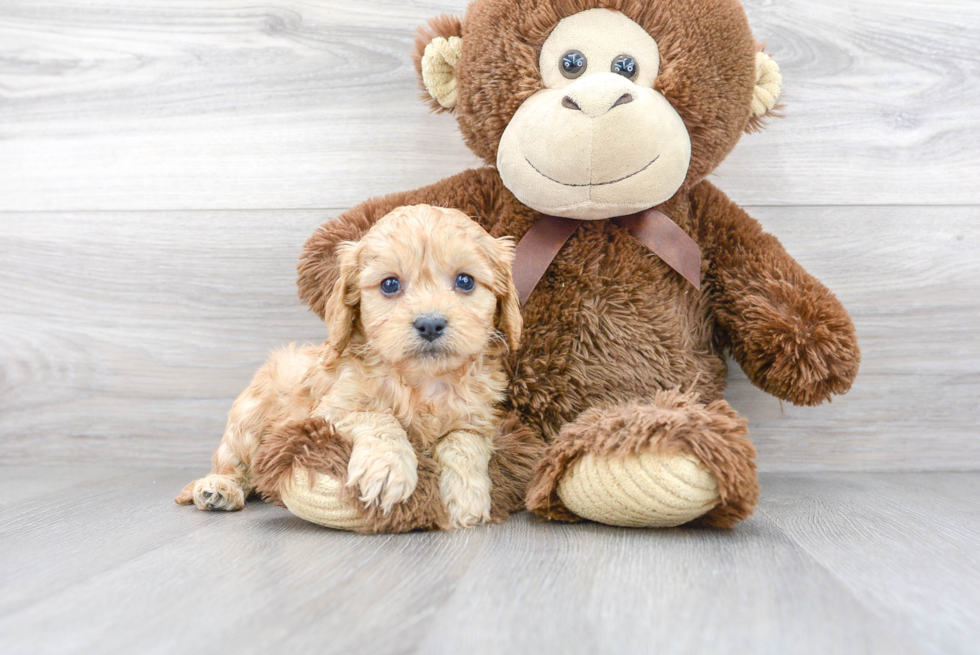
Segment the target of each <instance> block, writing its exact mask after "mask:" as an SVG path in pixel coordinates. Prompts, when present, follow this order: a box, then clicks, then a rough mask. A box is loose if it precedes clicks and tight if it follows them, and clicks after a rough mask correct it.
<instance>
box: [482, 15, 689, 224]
mask: <svg viewBox="0 0 980 655" xmlns="http://www.w3.org/2000/svg"><path fill="white" fill-rule="evenodd" d="M539 62H540V63H539V67H540V71H541V79H542V83H543V84H544V88H543V89H541V90H540V91H538V92H537V93H535V94H534V95H532V96H531V97H529V98H528V99H527V100H525V101H524V102H523V103H522V104H521V106H520V108H519V109H518V110H517V112H516V113H515V114H514V117H513V118H512V119H511V120H510V123H508V125H507V128H506V129H505V130H504V133H503V136H502V137H501V140H500V146H499V147H498V150H497V170H498V171H499V172H500V177H501V179H502V180H503V182H504V184H505V185H506V186H507V188H509V189H510V190H511V192H512V193H513V194H514V195H515V196H516V197H517V199H518V200H520V201H521V202H523V203H524V204H525V205H527V206H529V207H531V208H532V209H535V210H537V211H540V212H542V213H545V214H551V215H554V216H566V217H568V218H578V219H601V218H609V217H611V216H620V215H623V214H629V213H632V212H636V211H642V210H644V209H647V208H649V207H653V206H655V205H658V204H660V203H662V202H664V201H666V200H669V199H670V197H671V196H673V195H674V193H675V192H676V191H677V189H678V188H680V186H681V184H683V182H684V178H685V177H686V176H687V169H688V165H689V163H690V160H691V139H690V137H689V136H688V133H687V128H686V127H685V126H684V121H683V120H682V119H681V117H680V115H679V114H678V113H677V112H676V111H675V110H674V108H673V107H672V106H671V104H670V103H669V102H668V101H667V100H666V99H665V98H664V96H663V95H662V94H661V93H659V92H658V91H656V90H654V88H653V83H654V81H655V80H656V79H657V72H658V70H659V68H660V52H659V49H658V47H657V42H656V40H655V39H654V38H653V37H652V36H650V35H649V34H647V32H646V31H645V30H644V29H643V28H642V27H640V26H639V25H637V24H636V23H635V22H633V21H632V20H630V19H629V18H627V17H626V16H625V15H623V14H621V13H618V12H613V11H609V10H608V9H590V10H588V11H583V12H581V13H578V14H575V15H574V16H569V17H568V18H565V19H563V20H562V21H561V22H559V23H558V25H557V26H556V27H555V29H554V31H552V33H551V34H550V35H549V36H548V38H547V39H546V40H545V42H544V45H543V47H542V48H541V56H540V59H539Z"/></svg>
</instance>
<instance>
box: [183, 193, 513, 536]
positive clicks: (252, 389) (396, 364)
mask: <svg viewBox="0 0 980 655" xmlns="http://www.w3.org/2000/svg"><path fill="white" fill-rule="evenodd" d="M513 249H514V247H513V242H512V240H511V239H510V238H501V239H494V238H492V237H490V235H489V234H487V233H486V232H485V231H484V230H483V229H482V228H481V227H479V226H478V225H477V224H476V223H475V222H473V221H472V220H470V219H469V218H468V217H467V216H466V215H465V214H463V213H462V212H459V211H456V210H451V209H441V208H436V207H431V206H428V205H418V206H414V207H400V208H397V209H395V210H394V211H392V212H391V213H389V214H388V215H387V216H385V217H384V218H383V219H381V220H380V221H379V222H378V223H377V224H376V225H375V226H374V227H372V229H371V230H370V231H369V232H368V233H367V234H366V235H365V236H364V237H363V238H362V239H361V240H360V241H359V242H356V243H352V242H347V243H343V244H341V245H340V246H339V247H338V249H337V255H338V260H339V263H340V277H339V279H338V280H337V282H336V283H335V285H334V288H333V291H332V294H331V295H330V298H329V300H328V302H327V306H326V311H325V312H324V316H325V319H326V322H327V325H328V327H329V335H330V338H329V341H328V342H327V343H325V344H323V345H321V346H306V347H296V346H289V347H287V348H285V349H283V350H280V351H277V352H275V353H273V355H272V356H271V358H270V359H269V361H268V362H267V363H266V364H265V365H264V366H263V367H262V368H261V369H259V371H258V373H256V375H255V378H254V379H253V380H252V383H251V384H250V385H249V387H248V388H247V389H246V390H245V391H244V392H243V393H242V395H241V396H239V397H238V399H237V400H236V401H235V404H234V405H233V407H232V409H231V413H230V415H229V418H228V425H227V428H226V430H225V434H224V437H223V438H222V440H221V445H220V446H219V447H218V450H217V451H216V452H215V454H214V458H213V466H212V472H211V474H210V475H208V476H206V477H204V478H201V479H200V480H196V481H194V482H191V483H190V484H188V485H187V486H186V487H185V488H184V490H183V491H182V492H181V494H180V495H179V496H178V497H177V498H176V501H177V502H178V503H180V504H184V505H189V504H191V503H193V504H195V505H196V506H197V507H198V508H199V509H203V510H212V509H223V510H238V509H241V508H242V507H243V506H244V504H245V499H246V497H247V496H248V495H249V493H250V492H252V491H253V490H254V481H253V479H252V470H251V466H252V461H253V457H254V455H255V453H256V452H257V451H258V449H259V448H260V446H261V445H262V444H263V442H265V441H266V440H267V439H268V438H269V437H270V436H271V435H273V434H275V433H276V432H277V431H281V430H284V429H288V426H290V425H294V424H296V423H297V422H300V421H305V420H307V419H310V418H313V419H318V418H319V419H325V420H326V421H327V422H329V423H330V424H332V425H333V427H334V428H335V429H336V430H338V431H340V432H341V433H343V434H344V435H345V436H346V437H347V438H348V439H349V440H350V442H351V454H350V459H349V464H348V467H347V485H348V487H351V488H354V489H356V490H357V492H358V495H359V497H360V500H361V501H362V502H364V503H365V504H366V505H368V506H371V505H378V506H379V509H381V511H382V512H383V513H387V512H388V511H390V509H391V508H392V507H393V506H395V505H396V504H398V503H402V502H404V501H406V500H407V499H408V498H409V497H411V495H412V493H413V492H414V491H415V488H416V485H417V483H418V458H417V456H416V450H418V451H419V452H424V453H431V455H432V458H433V459H434V460H435V462H436V463H437V464H438V468H439V472H438V475H439V491H440V493H441V496H442V499H443V501H444V502H445V505H446V508H447V510H448V518H449V523H450V525H452V526H453V527H468V526H471V525H475V524H478V523H482V522H485V521H488V520H490V512H491V488H490V487H491V482H490V475H489V473H488V466H489V463H490V459H491V456H492V453H493V438H494V432H495V430H496V428H497V423H498V422H499V416H498V410H497V405H498V403H499V402H500V401H501V400H502V398H503V397H504V391H505V387H506V384H507V377H506V375H505V372H504V369H503V365H502V363H501V359H502V356H503V354H504V353H506V352H507V350H508V349H514V348H516V347H517V345H518V341H519V339H520V333H521V313H520V307H519V304H518V300H517V294H516V290H515V289H514V283H513V280H512V279H511V272H510V263H511V261H512V259H513Z"/></svg>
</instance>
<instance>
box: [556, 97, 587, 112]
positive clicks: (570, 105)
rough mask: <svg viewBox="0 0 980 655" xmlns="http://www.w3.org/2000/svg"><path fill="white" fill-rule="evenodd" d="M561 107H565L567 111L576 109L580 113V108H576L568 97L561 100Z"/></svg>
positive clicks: (576, 104)
mask: <svg viewBox="0 0 980 655" xmlns="http://www.w3.org/2000/svg"><path fill="white" fill-rule="evenodd" d="M561 106H562V107H567V108H568V109H577V110H578V111H582V108H581V107H579V106H578V103H577V102H575V101H574V100H572V99H571V98H569V97H568V96H565V97H564V98H562V99H561Z"/></svg>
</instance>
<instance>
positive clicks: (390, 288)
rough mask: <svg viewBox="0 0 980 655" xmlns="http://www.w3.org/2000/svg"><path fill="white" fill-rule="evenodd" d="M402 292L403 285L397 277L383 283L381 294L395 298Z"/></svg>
mask: <svg viewBox="0 0 980 655" xmlns="http://www.w3.org/2000/svg"><path fill="white" fill-rule="evenodd" d="M401 290H402V283H401V282H399V281H398V278H397V277H389V278H388V279H386V280H384V281H383V282H382V283H381V293H383V294H384V295H386V296H393V295H395V294H396V293H398V292H399V291H401Z"/></svg>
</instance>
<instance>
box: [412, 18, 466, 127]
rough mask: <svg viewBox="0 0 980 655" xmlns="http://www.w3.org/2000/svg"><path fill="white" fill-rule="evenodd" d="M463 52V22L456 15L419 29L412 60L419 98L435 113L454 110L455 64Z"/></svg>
mask: <svg viewBox="0 0 980 655" xmlns="http://www.w3.org/2000/svg"><path fill="white" fill-rule="evenodd" d="M462 50H463V21H462V20H461V19H459V18H457V17H456V16H437V17H436V18H433V19H432V20H430V21H429V24H428V25H426V26H424V27H420V28H419V29H418V34H417V36H416V37H415V51H414V52H413V53H412V60H413V61H414V62H415V72H416V73H417V74H418V76H419V84H420V86H421V87H422V90H423V91H425V93H424V94H423V96H422V97H423V98H424V99H426V100H428V101H429V104H430V106H431V107H432V109H434V110H435V111H437V112H443V111H453V110H454V109H455V108H456V100H457V97H456V70H457V68H456V65H457V64H458V63H459V55H460V53H461V52H462Z"/></svg>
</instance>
